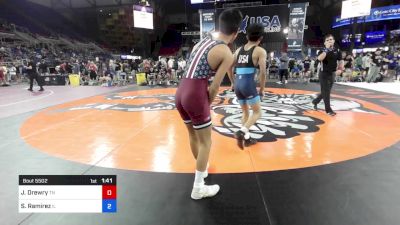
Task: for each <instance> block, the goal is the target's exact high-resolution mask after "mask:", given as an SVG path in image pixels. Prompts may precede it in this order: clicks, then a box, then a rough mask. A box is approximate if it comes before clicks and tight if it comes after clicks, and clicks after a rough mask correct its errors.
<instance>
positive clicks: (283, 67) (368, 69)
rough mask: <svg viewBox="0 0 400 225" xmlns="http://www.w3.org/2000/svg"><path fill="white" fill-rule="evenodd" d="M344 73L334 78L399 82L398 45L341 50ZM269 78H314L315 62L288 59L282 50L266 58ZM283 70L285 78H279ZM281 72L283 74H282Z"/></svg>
mask: <svg viewBox="0 0 400 225" xmlns="http://www.w3.org/2000/svg"><path fill="white" fill-rule="evenodd" d="M342 59H343V61H344V72H343V73H342V74H341V75H340V76H337V77H336V81H338V82H382V81H385V82H399V81H400V48H395V49H392V50H390V51H383V50H382V49H377V50H376V51H374V52H368V53H360V54H352V53H348V52H345V51H343V52H342ZM268 66H269V68H268V71H269V77H270V78H277V79H279V81H278V82H277V83H279V84H283V83H287V82H288V80H289V79H291V80H293V81H296V82H299V81H301V82H304V83H307V82H310V80H318V70H319V62H318V60H317V58H316V57H309V56H306V57H304V58H297V57H296V58H294V57H293V58H289V57H287V55H286V54H285V53H283V54H281V56H280V57H275V58H272V59H271V60H269V65H268ZM285 71H287V75H288V78H286V80H285V79H282V77H283V78H284V77H285V76H284V75H285V73H286V72H285ZM282 75H283V76H282Z"/></svg>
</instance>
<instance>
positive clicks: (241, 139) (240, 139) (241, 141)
mask: <svg viewBox="0 0 400 225" xmlns="http://www.w3.org/2000/svg"><path fill="white" fill-rule="evenodd" d="M235 138H236V140H237V145H238V146H239V148H240V149H241V150H243V145H244V132H243V131H241V130H238V131H236V132H235Z"/></svg>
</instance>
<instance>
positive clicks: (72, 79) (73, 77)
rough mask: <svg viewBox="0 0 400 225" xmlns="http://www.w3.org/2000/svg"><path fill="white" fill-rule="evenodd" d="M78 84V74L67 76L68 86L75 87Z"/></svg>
mask: <svg viewBox="0 0 400 225" xmlns="http://www.w3.org/2000/svg"><path fill="white" fill-rule="evenodd" d="M79 82H80V76H79V75H78V74H71V75H69V84H70V85H71V86H72V87H77V86H79Z"/></svg>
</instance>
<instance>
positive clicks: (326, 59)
mask: <svg viewBox="0 0 400 225" xmlns="http://www.w3.org/2000/svg"><path fill="white" fill-rule="evenodd" d="M334 44H335V39H334V38H333V35H332V34H328V35H326V36H325V37H324V45H325V48H324V49H323V50H322V51H320V52H319V54H318V60H319V61H320V62H322V63H321V70H320V72H319V82H320V84H321V93H320V94H318V96H317V98H316V99H314V100H313V101H312V103H313V105H314V109H315V110H318V103H319V102H320V101H321V100H322V99H323V100H324V103H325V112H326V113H327V114H328V115H330V116H335V115H336V113H335V112H334V111H333V110H332V108H331V102H330V95H331V89H332V85H333V82H334V80H335V76H338V75H340V74H341V73H342V72H343V70H342V68H343V60H342V53H341V52H340V50H339V49H335V48H334V47H333V46H334ZM338 61H339V66H338Z"/></svg>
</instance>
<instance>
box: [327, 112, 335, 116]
mask: <svg viewBox="0 0 400 225" xmlns="http://www.w3.org/2000/svg"><path fill="white" fill-rule="evenodd" d="M326 114H328V115H330V116H336V113H335V112H334V111H330V112H327V113H326Z"/></svg>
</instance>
